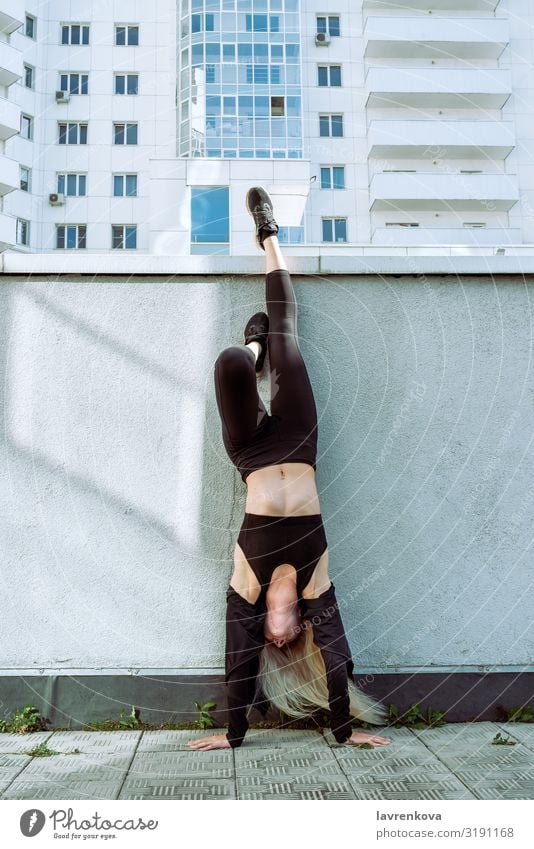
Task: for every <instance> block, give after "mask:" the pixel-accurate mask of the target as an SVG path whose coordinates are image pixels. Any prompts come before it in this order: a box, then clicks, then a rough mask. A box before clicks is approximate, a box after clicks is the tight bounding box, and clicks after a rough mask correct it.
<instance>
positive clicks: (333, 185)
mask: <svg viewBox="0 0 534 849" xmlns="http://www.w3.org/2000/svg"><path fill="white" fill-rule="evenodd" d="M319 169H320V172H319V173H320V186H321V189H323V190H326V191H336V192H339V191H343V190H344V189H346V188H347V184H346V181H345V166H344V165H320V166H319ZM337 169H338V170H341V171H342V172H343V175H342V176H343V185H342V186H336V180H335V175H334V172H335V170H337ZM323 171H328V172H329V178H328V183H329V185H327V186H325V185H323Z"/></svg>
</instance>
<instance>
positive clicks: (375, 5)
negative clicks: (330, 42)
mask: <svg viewBox="0 0 534 849" xmlns="http://www.w3.org/2000/svg"><path fill="white" fill-rule="evenodd" d="M500 2H501V0H432V10H433V11H434V10H435V11H438V10H444V11H451V12H453V11H454V10H455V9H456V10H459V11H461V12H463V11H475V12H489V13H491V14H492V13H493V12H495V9H496V8H497V6H498V5H499V3H500ZM429 5H430V4H429V0H363V9H364V12H372V11H373V10H374V9H385V10H387V11H388V12H411V11H412V9H422V10H423V11H424V12H427V11H428V7H429Z"/></svg>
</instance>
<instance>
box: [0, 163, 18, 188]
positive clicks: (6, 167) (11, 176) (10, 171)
mask: <svg viewBox="0 0 534 849" xmlns="http://www.w3.org/2000/svg"><path fill="white" fill-rule="evenodd" d="M18 188H20V173H19V163H18V162H16V161H15V160H14V159H11V158H10V157H9V156H2V155H1V154H0V196H1V195H7V194H9V192H12V191H14V190H15V189H18Z"/></svg>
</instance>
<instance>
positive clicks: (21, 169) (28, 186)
mask: <svg viewBox="0 0 534 849" xmlns="http://www.w3.org/2000/svg"><path fill="white" fill-rule="evenodd" d="M22 171H27V172H28V180H27V182H28V185H27V188H25V189H24V188H23V187H22V185H21V183H22ZM19 189H20V191H21V192H27V193H28V194H31V190H32V169H31V168H30V166H29V165H22V164H21V163H20V162H19Z"/></svg>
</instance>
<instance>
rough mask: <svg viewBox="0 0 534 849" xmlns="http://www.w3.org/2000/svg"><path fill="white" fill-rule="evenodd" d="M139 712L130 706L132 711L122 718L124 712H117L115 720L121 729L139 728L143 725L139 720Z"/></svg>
mask: <svg viewBox="0 0 534 849" xmlns="http://www.w3.org/2000/svg"><path fill="white" fill-rule="evenodd" d="M139 716H140V710H139V708H136V707H135V705H132V709H131V711H130V713H129V714H128V716H124V710H120V711H119V719H118V720H117V721H118V723H119V726H120V727H121V728H140V727H141V725H142V724H143V723H142V722H141V720H140V719H139Z"/></svg>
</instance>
